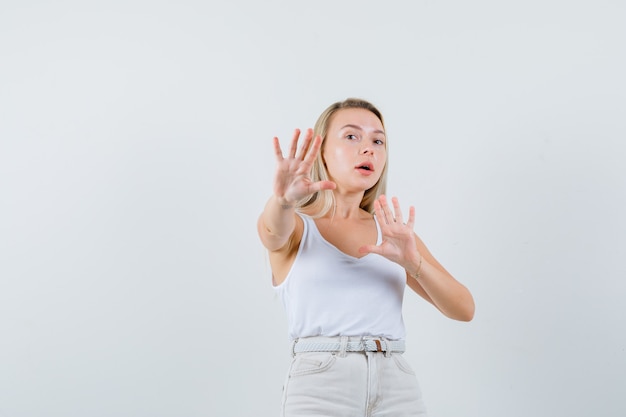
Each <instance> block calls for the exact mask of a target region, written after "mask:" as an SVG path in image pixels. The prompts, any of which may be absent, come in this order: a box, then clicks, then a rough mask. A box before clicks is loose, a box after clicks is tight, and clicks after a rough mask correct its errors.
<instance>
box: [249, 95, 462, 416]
mask: <svg viewBox="0 0 626 417" xmlns="http://www.w3.org/2000/svg"><path fill="white" fill-rule="evenodd" d="M300 135H301V132H300V131H299V130H296V131H295V133H294V135H293V138H292V140H291V145H290V146H289V150H288V152H287V154H286V155H284V154H283V151H282V149H281V146H280V143H279V140H278V138H274V150H275V153H276V159H277V168H276V175H275V179H274V194H273V195H272V196H271V198H270V199H269V201H268V202H267V204H266V206H265V208H264V210H263V212H262V213H261V215H260V217H259V220H258V233H259V237H260V239H261V242H262V243H263V245H264V246H265V248H267V251H268V254H269V261H270V265H271V269H272V278H273V285H274V287H275V289H276V291H277V292H278V293H279V294H280V296H281V299H282V301H283V304H284V306H285V309H286V313H287V318H288V327H289V337H290V338H291V339H292V341H293V356H294V357H293V361H292V364H291V367H290V369H289V372H288V377H287V381H286V383H285V386H284V392H283V400H282V410H283V411H282V412H283V416H286V417H291V416H333V417H341V416H346V417H347V416H351V417H352V416H394V417H401V416H425V415H426V410H425V407H424V404H423V401H422V397H421V393H420V389H419V386H418V382H417V378H416V377H415V374H414V372H413V371H412V370H411V367H410V366H409V365H408V364H407V363H406V362H405V360H404V359H403V357H402V353H403V352H404V338H405V329H404V323H403V319H402V300H403V294H404V289H405V286H406V285H408V286H409V287H410V288H411V289H412V290H413V291H415V292H416V293H417V294H419V295H420V296H421V297H423V298H424V299H425V300H427V301H428V302H429V303H431V304H432V305H433V306H435V307H436V308H437V309H438V310H440V311H441V312H442V313H443V314H445V315H446V316H448V317H450V318H452V319H456V320H463V321H469V320H471V319H472V318H473V315H474V301H473V298H472V295H471V294H470V292H469V291H468V290H467V288H466V287H464V286H463V285H462V284H461V283H459V282H458V281H457V280H455V279H454V278H453V277H452V275H450V273H448V272H447V271H446V270H445V269H444V268H443V266H441V264H440V263H439V262H437V260H436V259H435V258H434V257H433V255H432V254H431V253H430V252H429V251H428V249H427V248H426V246H425V245H424V243H423V242H422V241H421V240H420V238H419V237H418V236H417V235H416V234H415V232H414V231H413V226H414V222H415V209H414V208H413V207H410V209H409V214H408V218H405V216H404V215H403V213H402V210H401V209H400V203H399V202H398V199H396V198H392V199H391V202H390V201H389V200H388V198H387V197H386V196H385V195H384V193H385V185H386V173H387V166H388V159H387V136H386V133H385V126H384V122H383V117H382V115H381V113H380V112H379V111H378V109H376V107H374V106H373V105H372V104H371V103H369V102H367V101H364V100H359V99H347V100H345V101H342V102H337V103H334V104H332V105H331V106H330V107H328V108H327V109H326V110H325V111H324V112H323V113H322V114H321V116H320V117H319V119H318V121H317V123H316V124H315V128H314V130H311V129H308V130H307V131H306V133H305V134H304V139H303V141H302V143H301V145H300V146H298V142H299V140H300ZM390 203H391V206H390Z"/></svg>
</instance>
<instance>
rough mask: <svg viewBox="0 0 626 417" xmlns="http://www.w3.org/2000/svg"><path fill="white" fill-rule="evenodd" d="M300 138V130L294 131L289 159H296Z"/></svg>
mask: <svg viewBox="0 0 626 417" xmlns="http://www.w3.org/2000/svg"><path fill="white" fill-rule="evenodd" d="M299 137H300V129H296V130H294V131H293V136H292V137H291V146H290V147H289V158H290V159H293V158H295V157H296V151H297V150H298V138H299Z"/></svg>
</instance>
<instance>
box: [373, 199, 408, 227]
mask: <svg viewBox="0 0 626 417" xmlns="http://www.w3.org/2000/svg"><path fill="white" fill-rule="evenodd" d="M391 204H392V205H393V211H392V209H391V207H389V203H388V201H387V197H386V196H385V195H381V196H380V197H378V200H376V201H375V202H374V210H375V211H376V215H377V216H378V217H379V218H380V219H382V220H383V222H384V223H385V224H389V225H390V224H394V223H396V224H406V225H407V226H408V227H410V228H411V229H412V228H413V226H414V224H415V207H413V206H411V207H409V219H408V221H407V222H406V223H404V217H403V215H402V209H401V208H400V201H399V200H398V198H397V197H393V198H392V199H391Z"/></svg>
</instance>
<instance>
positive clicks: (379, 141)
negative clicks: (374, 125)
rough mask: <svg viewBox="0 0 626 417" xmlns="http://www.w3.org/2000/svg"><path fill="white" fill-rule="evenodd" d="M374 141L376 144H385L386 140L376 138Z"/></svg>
mask: <svg viewBox="0 0 626 417" xmlns="http://www.w3.org/2000/svg"><path fill="white" fill-rule="evenodd" d="M374 143H375V144H376V145H384V144H385V142H384V141H383V140H382V139H374Z"/></svg>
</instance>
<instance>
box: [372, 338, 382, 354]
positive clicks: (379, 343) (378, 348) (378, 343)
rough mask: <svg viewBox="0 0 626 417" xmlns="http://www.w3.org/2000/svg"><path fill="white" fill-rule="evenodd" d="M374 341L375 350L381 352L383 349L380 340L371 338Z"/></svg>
mask: <svg viewBox="0 0 626 417" xmlns="http://www.w3.org/2000/svg"><path fill="white" fill-rule="evenodd" d="M373 340H374V343H375V344H376V352H382V351H383V345H382V343H381V341H380V339H373Z"/></svg>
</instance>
